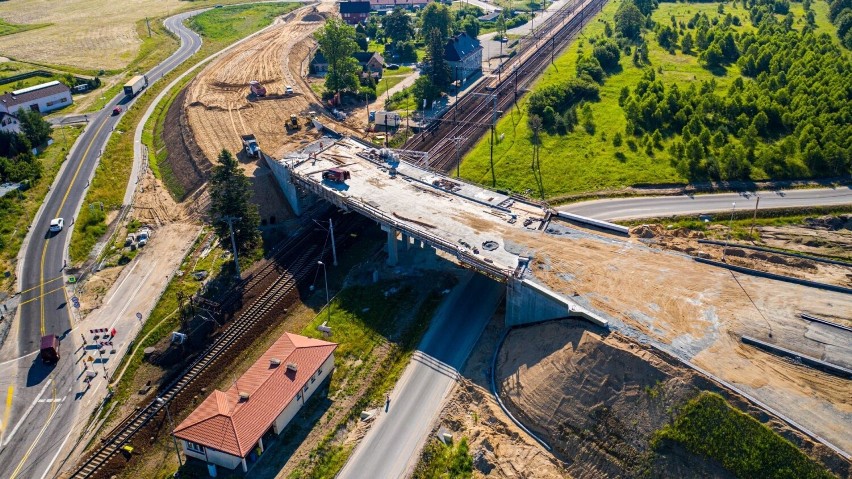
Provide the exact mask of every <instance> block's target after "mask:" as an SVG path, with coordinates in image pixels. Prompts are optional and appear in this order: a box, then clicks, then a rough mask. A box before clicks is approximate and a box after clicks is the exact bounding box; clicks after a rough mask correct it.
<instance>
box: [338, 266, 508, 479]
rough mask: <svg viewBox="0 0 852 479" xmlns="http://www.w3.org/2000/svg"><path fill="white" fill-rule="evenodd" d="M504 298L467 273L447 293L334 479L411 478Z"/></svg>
mask: <svg viewBox="0 0 852 479" xmlns="http://www.w3.org/2000/svg"><path fill="white" fill-rule="evenodd" d="M504 292H505V286H504V285H501V284H500V283H497V282H495V281H493V280H491V279H488V278H486V277H485V276H482V275H479V274H473V273H470V275H469V276H467V277H466V278H465V280H464V282H463V283H462V284H460V285H458V286H457V287H456V288H455V289H454V290H453V292H452V293H450V296H449V297H448V298H447V299H446V300H445V301H444V302H443V304H442V305H441V306H440V308H439V309H438V311H437V313H436V314H435V316H434V317H433V318H432V324H431V326H430V327H429V330H428V331H427V332H426V335H425V336H424V337H423V340H422V341H421V342H420V346H419V347H418V348H417V351H416V352H415V353H414V355H413V357H412V359H411V362H410V363H409V364H408V367H407V368H406V369H405V372H404V373H403V375H402V377H401V378H400V380H399V383H397V385H396V387H395V388H394V390H393V392H391V394H390V403H389V407H388V411H387V413H385V412H382V413H380V415H379V417H378V418H377V419H376V422H375V424H373V426H372V428H371V429H370V430H369V432H367V435H366V436H364V439H363V440H362V441H361V443H360V444H358V446H357V447H356V448H355V451H354V452H353V453H352V456H351V457H350V458H349V461H348V462H347V463H346V465H345V466H344V467H343V470H342V471H341V472H340V474H339V475H338V477H339V478H341V479H362V478H373V477H406V476H407V475H408V474H407V473H409V472H411V469H412V468H413V467H414V466H415V465H416V464H417V461H418V460H419V454H418V452H419V451H420V448H421V447H422V446H423V444H424V443H425V441H426V439H427V436H428V434H429V431H430V430H431V428H432V423H433V422H434V420H435V418H437V417H438V414H439V413H440V412H441V406H442V403H443V401H444V398H445V397H446V395H447V394H448V393H449V392H450V390H451V388H452V386H453V383H454V382H455V380H456V377H457V376H458V371H460V370H461V369H462V366H463V365H464V363H465V361H466V360H467V357H468V355H469V354H470V351H471V350H472V349H473V346H474V345H475V344H476V342H477V340H478V339H479V336H480V335H481V334H482V331H483V330H484V329H485V326H486V325H487V324H488V321H489V320H490V319H491V317H492V315H493V314H494V311H496V310H497V306H498V304H499V302H500V300H501V299H502V297H503V293H504ZM470 298H476V299H477V300H476V301H471V300H470Z"/></svg>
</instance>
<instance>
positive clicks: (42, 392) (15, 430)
mask: <svg viewBox="0 0 852 479" xmlns="http://www.w3.org/2000/svg"><path fill="white" fill-rule="evenodd" d="M52 382H53V379H48V380H47V382H46V383H44V387H42V388H41V391H40V392H39V393H38V396H36V400H35V401H33V402H32V404H30V407H28V408H27V411H26V412H25V413H24V415H23V416H21V419H18V424H16V425H15V428H14V429H12V433H11V434H9V437H7V438H6V440H5V441H3V445H4V446H5V445H7V444H9V441H11V440H12V438H13V437H15V433H16V432H18V428H19V427H21V424H22V423H23V422H24V420H25V419H26V418H27V416H29V415H30V413H31V412H32V411H33V408H34V407H35V405H36V403H37V402H38V400H39V399H41V396H42V394H44V392H45V391H46V390H47V387H48V386H50V383H52Z"/></svg>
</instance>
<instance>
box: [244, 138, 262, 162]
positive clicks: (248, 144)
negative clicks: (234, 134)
mask: <svg viewBox="0 0 852 479" xmlns="http://www.w3.org/2000/svg"><path fill="white" fill-rule="evenodd" d="M241 138H242V139H243V146H244V147H245V149H246V154H247V155H248V156H251V157H260V146H258V145H257V138H255V137H254V135H243V136H242V137H241Z"/></svg>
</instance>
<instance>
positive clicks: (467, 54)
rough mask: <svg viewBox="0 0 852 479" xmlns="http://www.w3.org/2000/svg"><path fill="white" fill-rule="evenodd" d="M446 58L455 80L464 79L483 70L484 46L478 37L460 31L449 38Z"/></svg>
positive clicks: (445, 51)
mask: <svg viewBox="0 0 852 479" xmlns="http://www.w3.org/2000/svg"><path fill="white" fill-rule="evenodd" d="M444 59H445V60H446V61H447V65H449V67H450V71H451V72H452V73H453V81H458V80H462V81H464V80H466V79H468V78H470V77H471V76H473V75H474V74H476V73H477V72H479V71H481V70H482V46H481V45H480V44H479V40H477V39H476V38H472V37H470V36H468V34H467V33H460V34H458V35H456V36H454V37H453V38H450V39H449V40H447V44H446V46H445V47H444Z"/></svg>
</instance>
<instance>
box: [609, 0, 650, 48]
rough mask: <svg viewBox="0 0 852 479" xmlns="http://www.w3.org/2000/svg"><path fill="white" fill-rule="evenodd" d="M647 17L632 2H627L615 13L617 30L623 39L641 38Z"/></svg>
mask: <svg viewBox="0 0 852 479" xmlns="http://www.w3.org/2000/svg"><path fill="white" fill-rule="evenodd" d="M644 24H645V17H644V16H643V15H642V12H641V11H639V8H637V7H636V5H635V4H634V3H633V2H632V1H625V2H623V3H622V4H621V5H620V6H619V7H618V11H616V12H615V30H616V31H617V32H618V33H619V34H620V35H621V36H623V37H625V38H629V39H631V40H636V39H638V38H639V33H640V32H641V31H642V25H644Z"/></svg>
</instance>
